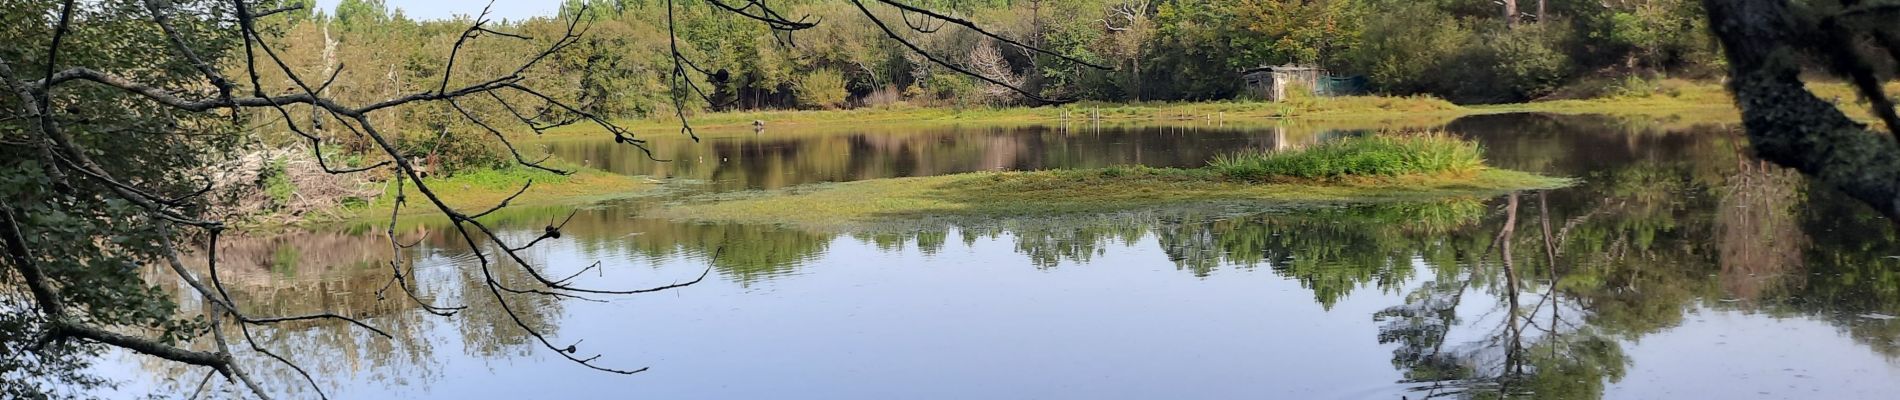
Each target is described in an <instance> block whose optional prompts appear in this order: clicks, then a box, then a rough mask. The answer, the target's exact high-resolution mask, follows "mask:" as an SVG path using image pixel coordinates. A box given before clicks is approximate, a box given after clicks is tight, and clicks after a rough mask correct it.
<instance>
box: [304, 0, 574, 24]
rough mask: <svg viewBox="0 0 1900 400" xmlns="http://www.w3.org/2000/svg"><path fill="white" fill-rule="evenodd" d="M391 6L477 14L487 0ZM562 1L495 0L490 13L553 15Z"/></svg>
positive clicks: (331, 1) (423, 14)
mask: <svg viewBox="0 0 1900 400" xmlns="http://www.w3.org/2000/svg"><path fill="white" fill-rule="evenodd" d="M316 1H317V7H320V8H322V9H324V10H325V12H326V13H329V12H331V11H334V10H336V3H337V2H338V1H341V0H316ZM388 3H389V6H390V7H392V8H400V9H402V12H403V14H405V15H408V16H409V18H414V19H442V18H448V17H450V16H454V15H456V14H466V15H475V14H476V13H479V12H482V6H485V5H488V2H487V1H486V0H388ZM560 6H561V1H560V0H495V7H494V8H492V9H490V10H489V14H491V15H493V16H494V17H495V18H497V19H522V18H527V17H532V16H537V15H552V14H554V10H555V9H557V8H560Z"/></svg>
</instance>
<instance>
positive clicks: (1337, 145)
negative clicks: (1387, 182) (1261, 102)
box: [1208, 132, 1484, 182]
mask: <svg viewBox="0 0 1900 400" xmlns="http://www.w3.org/2000/svg"><path fill="white" fill-rule="evenodd" d="M1483 154H1484V149H1482V148H1481V147H1479V146H1478V144H1477V143H1476V142H1472V141H1469V140H1464V139H1460V138H1457V137H1454V136H1451V135H1448V134H1444V133H1437V132H1434V133H1426V134H1416V135H1396V136H1385V135H1380V136H1367V137H1354V138H1347V139H1344V140H1337V141H1331V142H1326V143H1320V144H1317V145H1313V146H1312V147H1309V148H1306V149H1303V150H1298V151H1260V152H1248V153H1238V154H1227V155H1222V156H1218V157H1215V158H1214V161H1212V162H1210V163H1208V168H1210V169H1212V170H1214V172H1216V173H1218V174H1220V175H1221V176H1223V177H1226V178H1228V179H1234V180H1241V181H1256V182H1258V181H1272V180H1282V179H1287V178H1300V179H1314V178H1324V179H1333V178H1344V177H1391V176H1400V175H1435V174H1451V175H1469V174H1471V173H1474V172H1477V171H1478V170H1479V169H1482V168H1484V156H1483Z"/></svg>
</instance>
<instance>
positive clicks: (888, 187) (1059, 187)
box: [658, 134, 1569, 227]
mask: <svg viewBox="0 0 1900 400" xmlns="http://www.w3.org/2000/svg"><path fill="white" fill-rule="evenodd" d="M1479 154H1480V152H1479V148H1478V146H1477V144H1475V143H1473V142H1470V141H1467V140H1463V139H1457V138H1454V137H1451V136H1449V135H1444V134H1415V135H1403V136H1371V137H1355V138H1346V139H1342V140H1338V141H1334V142H1331V143H1325V144H1319V145H1315V146H1314V147H1312V148H1308V149H1304V150H1289V151H1285V152H1280V153H1249V154H1241V155H1233V156H1226V157H1220V158H1219V159H1217V160H1216V161H1214V162H1212V163H1210V165H1209V166H1206V167H1202V168H1151V167H1142V166H1114V167H1107V168H1096V169H1068V170H1049V171H1032V172H975V173H965V174H954V175H942V176H932V177H916V178H895V179H877V180H869V181H858V182H847V183H833V184H815V185H805V186H797V187H792V188H787V189H783V190H774V191H753V192H744V193H737V194H717V195H705V196H698V197H695V198H689V199H687V200H686V201H685V202H683V203H681V204H676V205H673V206H671V207H667V208H665V209H662V210H659V211H658V212H659V213H660V214H662V215H664V216H668V217H674V218H682V219H697V220H717V221H740V222H755V223H788V224H794V225H803V226H815V227H835V226H839V225H853V224H862V223H867V222H873V221H876V222H880V223H888V222H891V221H899V222H915V221H917V220H926V219H939V218H961V219H971V218H974V219H983V218H994V217H1012V216H1035V215H1055V214H1072V213H1087V212H1110V211H1126V210H1132V209H1143V208H1158V207H1160V208H1165V207H1180V206H1196V207H1202V206H1208V205H1226V206H1234V207H1245V208H1263V207H1265V208H1278V207H1288V206H1299V205H1313V204H1326V203H1342V202H1367V201H1391V200H1418V199H1433V198H1444V197H1455V196H1467V195H1483V194H1495V193H1498V192H1504V191H1511V190H1527V189H1541V188H1555V187H1562V186H1566V185H1568V184H1569V180H1567V179H1561V178H1551V177H1545V176H1540V175H1536V174H1531V173H1524V172H1517V171H1509V170H1500V169H1493V168H1488V167H1485V166H1484V165H1483V162H1482V159H1480V158H1479Z"/></svg>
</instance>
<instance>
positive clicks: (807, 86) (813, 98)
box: [794, 69, 850, 108]
mask: <svg viewBox="0 0 1900 400" xmlns="http://www.w3.org/2000/svg"><path fill="white" fill-rule="evenodd" d="M844 85H845V81H844V74H840V73H838V71H833V70H830V69H819V70H817V71H812V72H811V73H809V74H805V76H804V77H802V78H799V79H798V84H797V85H796V89H795V90H794V92H796V93H797V94H798V105H800V106H804V107H814V108H838V107H842V106H844V101H845V96H847V95H849V94H850V93H849V92H846V91H845V88H844Z"/></svg>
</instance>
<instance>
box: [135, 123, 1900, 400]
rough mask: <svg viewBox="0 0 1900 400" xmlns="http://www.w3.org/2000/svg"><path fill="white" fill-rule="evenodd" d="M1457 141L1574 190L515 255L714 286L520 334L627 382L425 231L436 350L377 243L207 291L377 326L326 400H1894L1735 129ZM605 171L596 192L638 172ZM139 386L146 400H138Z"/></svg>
mask: <svg viewBox="0 0 1900 400" xmlns="http://www.w3.org/2000/svg"><path fill="white" fill-rule="evenodd" d="M1446 129H1448V130H1450V131H1452V132H1455V133H1458V134H1460V135H1464V136H1466V137H1470V138H1474V139H1477V140H1480V141H1482V142H1483V143H1484V144H1485V145H1486V147H1487V149H1488V153H1487V157H1488V158H1489V159H1490V160H1491V162H1492V163H1493V164H1494V165H1498V166H1501V167H1505V168H1517V169H1525V170H1532V171H1538V172H1544V173H1550V174H1555V175H1564V176H1574V177H1579V178H1582V179H1583V181H1584V183H1583V184H1582V185H1581V186H1579V187H1574V188H1569V189H1563V190H1557V191H1552V192H1549V193H1536V192H1531V193H1521V194H1518V195H1516V196H1505V197H1500V198H1492V199H1453V200H1448V201H1443V202H1434V203H1427V204H1388V205H1372V206H1355V207H1341V208H1328V209H1319V210H1304V211H1292V212H1278V213H1266V214H1241V215H1235V214H1230V213H1223V212H1216V211H1196V210H1167V211H1148V212H1129V213H1119V214H1111V215H1090V216H1071V217H1063V218H1054V219H1037V220H1025V221H1005V222H1002V223H986V224H981V225H958V224H955V223H941V224H938V225H931V226H922V227H917V229H915V230H906V231H891V232H882V231H880V232H812V231H804V230H800V229H798V228H788V227H778V226H757V225H730V224H702V223H686V222H674V221H664V220H654V219H642V218H639V217H638V214H639V212H640V209H641V208H642V207H646V206H648V205H643V204H638V203H630V204H622V205H618V206H611V207H600V208H592V209H588V210H586V211H584V212H582V213H581V214H579V215H578V216H577V217H576V218H575V222H574V223H573V224H572V225H570V227H569V229H568V230H567V233H568V238H567V239H563V240H561V241H558V242H554V243H550V244H549V245H547V246H544V247H541V248H538V249H537V250H536V251H534V252H533V254H534V256H535V257H536V258H538V261H541V262H543V263H544V265H548V266H550V267H549V268H550V269H551V271H549V272H550V273H551V274H552V275H557V276H565V275H566V274H567V273H572V272H573V271H576V270H577V269H578V268H580V267H582V266H585V265H587V264H590V263H592V262H593V261H595V260H600V261H603V262H604V265H605V268H603V271H601V272H599V273H594V272H589V273H587V275H584V276H585V278H583V279H586V280H587V281H588V283H589V284H590V286H594V287H633V286H651V285H655V284H664V283H669V282H673V281H676V280H689V279H692V277H694V276H697V275H698V274H699V272H700V271H701V270H702V269H703V268H706V267H707V266H708V265H711V267H712V268H713V272H712V274H713V276H712V277H710V278H708V279H707V280H706V281H705V282H703V283H701V284H699V285H696V286H692V287H688V288H685V289H682V290H678V291H673V292H666V293H659V294H652V295H644V296H635V297H629V298H621V299H615V300H611V301H608V302H605V303H594V302H584V301H551V300H547V299H521V300H518V301H511V302H510V304H511V305H512V304H519V305H518V307H524V308H526V309H527V310H528V312H525V313H524V315H525V316H526V317H527V319H528V320H529V322H530V323H531V324H534V325H535V326H539V327H545V328H546V329H547V330H548V331H549V332H551V333H552V334H553V336H554V337H556V338H557V341H562V342H572V341H575V340H582V339H584V341H582V342H581V343H580V344H579V346H578V347H579V348H580V353H581V354H593V353H601V354H604V357H603V360H604V363H606V364H607V365H609V366H615V367H641V366H650V367H652V368H653V369H652V370H651V371H648V372H645V373H642V374H639V375H635V376H631V377H627V376H618V375H611V374H604V373H597V372H593V371H590V370H586V369H584V368H581V367H579V366H575V365H572V364H570V363H568V362H566V361H565V360H563V359H561V358H560V357H558V356H556V355H554V354H547V353H546V351H545V350H544V349H541V348H540V347H539V346H538V345H536V344H533V343H531V341H532V338H529V337H525V336H523V335H522V334H521V333H520V332H518V331H517V330H515V329H514V328H513V327H512V325H511V323H509V322H508V321H507V319H506V318H507V317H506V316H505V315H502V314H500V313H499V312H498V311H496V310H494V307H492V304H487V303H485V302H484V301H485V300H484V297H485V296H486V295H485V294H482V293H480V292H477V291H479V290H483V289H481V286H480V284H479V281H478V279H479V275H478V274H479V272H478V271H473V270H470V269H469V268H468V266H469V265H472V260H469V259H468V258H469V256H468V255H467V252H466V250H465V249H461V248H459V247H458V245H457V243H460V242H461V240H460V239H459V238H455V237H451V236H450V235H449V234H447V233H445V232H446V231H442V230H439V229H438V230H436V231H435V232H433V233H431V234H429V235H427V236H426V237H425V239H424V242H425V244H424V245H423V246H422V248H421V249H419V250H416V251H413V252H411V253H409V254H405V256H404V265H405V266H407V267H409V268H413V269H414V270H415V271H416V273H417V277H418V279H419V280H420V281H422V282H424V283H423V285H422V286H423V289H424V293H426V294H427V297H428V300H431V301H438V302H442V303H464V302H467V303H469V305H470V306H471V310H470V311H468V312H466V313H465V314H464V315H460V316H457V317H454V318H438V317H434V316H430V315H428V314H426V313H423V312H422V311H421V310H419V309H417V308H416V307H415V306H414V305H413V304H407V303H404V302H400V301H396V299H393V298H392V299H389V300H381V301H379V300H378V299H377V297H376V296H377V294H376V289H377V288H379V287H381V285H382V284H383V283H384V282H385V281H386V280H387V279H388V274H389V271H388V270H387V268H386V267H384V266H383V265H382V264H380V262H381V260H386V259H387V257H388V256H389V254H388V253H387V251H388V250H387V248H388V247H387V244H386V243H385V242H383V241H381V239H380V237H379V236H377V235H376V234H375V233H373V232H371V233H364V234H361V235H357V234H351V233H349V232H347V231H345V232H315V233H302V234H297V235H292V236H287V237H279V238H270V239H254V240H233V241H232V243H233V244H232V246H233V248H232V249H230V250H227V251H225V252H224V253H225V254H230V257H232V258H230V259H226V260H225V263H227V264H226V265H235V266H234V267H232V268H231V269H234V270H236V271H237V272H234V273H232V274H231V276H228V277H227V281H228V282H232V283H234V284H236V285H239V286H241V287H244V289H243V290H242V291H243V292H246V293H251V294H252V295H251V296H250V298H247V299H244V300H245V301H246V302H247V303H248V304H250V306H251V307H255V308H256V309H258V310H259V311H261V312H264V313H266V314H276V313H293V312H299V311H305V312H307V311H315V310H321V309H329V310H336V311H341V312H344V313H346V314H353V315H368V316H370V318H369V320H370V321H371V322H372V323H374V324H377V325H379V326H382V327H384V328H385V329H388V330H390V331H391V332H392V333H394V334H396V335H397V336H399V337H401V338H403V339H401V340H398V341H394V342H392V341H387V340H383V339H380V338H374V337H372V336H370V335H367V334H364V333H363V332H360V331H352V330H349V329H346V328H345V327H342V326H336V325H332V324H306V325H288V326H284V327H283V329H280V330H276V331H272V332H268V333H266V335H267V336H271V337H272V338H273V339H272V340H271V341H270V343H271V345H273V346H279V347H280V348H293V349H299V350H297V351H295V353H296V354H297V355H296V358H297V359H298V360H299V361H300V362H302V363H303V365H304V366H305V367H306V368H311V369H313V372H314V373H316V374H317V375H318V377H319V384H320V385H321V386H322V387H323V388H324V389H325V390H326V391H327V392H328V393H329V394H330V395H331V396H332V397H333V398H351V399H356V398H541V397H545V396H550V395H558V396H560V397H571V398H622V397H630V396H637V397H649V398H945V399H953V398H1263V397H1264V398H1349V399H1357V398H1366V399H1397V398H1399V397H1400V396H1406V397H1409V398H1412V399H1418V398H1425V397H1428V396H1446V397H1452V398H1470V397H1475V398H1491V397H1497V396H1499V395H1500V394H1502V395H1505V396H1521V397H1526V398H1529V397H1536V398H1579V399H1590V398H1612V399H1617V398H1724V399H1752V398H1834V399H1857V398H1869V399H1872V398H1891V396H1892V394H1893V393H1900V361H1896V360H1900V358H1896V357H1900V321H1896V320H1894V319H1892V318H1891V317H1889V316H1894V315H1900V260H1896V259H1895V258H1892V257H1890V256H1893V255H1900V238H1897V237H1896V236H1895V235H1894V233H1893V230H1892V228H1891V225H1890V224H1889V223H1888V222H1886V221H1885V220H1882V219H1879V218H1878V217H1877V216H1874V215H1873V214H1871V213H1869V212H1867V211H1866V210H1864V209H1863V207H1861V206H1858V205H1856V204H1853V203H1851V202H1849V201H1847V200H1845V199H1843V198H1840V197H1839V196H1837V195H1835V194H1833V193H1832V192H1829V191H1827V190H1826V189H1824V188H1818V187H1811V186H1809V185H1808V183H1806V182H1805V181H1804V180H1802V179H1801V178H1800V177H1798V176H1796V175H1793V174H1792V173H1789V172H1786V171H1782V170H1779V169H1776V168H1772V167H1767V166H1764V165H1761V164H1760V163H1758V162H1755V161H1751V160H1747V159H1745V158H1744V157H1741V156H1739V155H1738V152H1737V150H1736V149H1738V148H1739V147H1740V146H1742V145H1743V141H1742V140H1741V138H1740V137H1739V135H1738V134H1737V133H1735V132H1733V131H1732V130H1731V128H1728V127H1724V126H1717V125H1703V126H1651V125H1648V124H1633V123H1629V122H1625V121H1617V120H1611V119H1605V118H1593V117H1554V116H1540V115H1498V116H1479V117H1468V118H1464V119H1460V120H1457V121H1453V122H1451V123H1450V124H1449V125H1448V126H1446ZM1341 134H1352V133H1350V132H1338V131H1331V130H1325V129H1314V128H1301V129H1292V130H1280V131H1273V130H1207V131H1204V132H1188V131H1177V130H1176V129H1160V128H1153V129H1131V130H1112V131H1104V132H1084V133H1074V132H1068V133H1065V132H1062V131H1060V130H1055V129H1030V130H1027V131H1022V132H1010V131H999V130H995V129H975V128H947V129H941V130H926V131H923V132H915V133H910V134H905V135H901V136H900V135H888V134H879V133H867V134H862V135H848V134H847V135H811V136H794V137H790V138H772V137H761V138H758V139H733V140H730V141H729V142H730V143H725V144H724V145H722V144H721V143H722V142H719V141H715V142H713V144H712V145H711V146H710V147H711V148H712V149H714V150H712V151H711V154H719V155H720V157H721V158H723V159H726V160H727V161H724V162H720V163H711V164H701V165H698V166H687V165H684V164H680V165H674V166H664V167H651V168H670V170H669V171H671V172H668V174H670V175H672V176H681V177H689V178H695V179H704V180H707V181H709V182H712V184H710V185H706V186H707V187H709V188H712V189H716V190H720V189H743V188H760V187H781V186H786V185H793V184H798V183H805V182H810V181H812V180H849V179H868V178H878V177H888V176H912V175H923V174H935V173H951V172H961V171H967V170H980V169H988V168H993V166H1001V167H1002V168H1054V167H1089V166H1100V165H1108V164H1118V163H1132V162H1137V160H1139V161H1141V162H1150V163H1153V164H1159V165H1195V164H1197V163H1200V162H1203V161H1204V159H1205V158H1206V157H1208V156H1210V155H1212V154H1216V153H1219V152H1221V151H1230V150H1234V149H1240V148H1259V147H1270V146H1283V145H1298V144H1300V143H1310V142H1311V141H1314V140H1321V139H1322V138H1325V137H1330V136H1337V135H1341ZM1197 135H1198V136H1197ZM1197 139H1204V140H1198V141H1197ZM1182 141H1184V143H1186V144H1184V145H1183V144H1174V143H1175V142H1182ZM1130 143H1142V146H1139V147H1140V148H1139V149H1136V148H1135V147H1136V146H1132V145H1130ZM565 146H567V147H561V146H555V147H554V148H553V149H552V150H553V151H554V152H555V153H556V154H561V155H563V156H566V157H592V158H593V159H607V158H609V157H607V156H603V155H578V156H577V155H574V154H593V153H588V152H598V150H592V148H591V147H588V146H592V145H590V144H585V143H572V144H567V145H565ZM721 146H724V147H721ZM662 148H667V147H662ZM681 149H682V150H678V151H681V152H683V151H686V150H683V149H685V148H684V147H681ZM735 149H736V150H735ZM746 149H752V150H746ZM760 149H766V150H760ZM664 155H666V154H663V156H664ZM675 158H677V159H684V157H675ZM732 159H738V161H733V160H732ZM618 165H622V166H624V168H622V167H616V166H607V167H608V168H609V169H616V170H622V171H634V169H631V168H635V167H632V166H631V165H632V164H618ZM801 171H809V172H810V173H809V174H803V173H801ZM640 173H652V171H651V170H648V171H646V172H640ZM564 215H566V211H565V210H559V209H552V210H531V209H524V210H518V211H517V212H516V215H513V216H512V218H514V219H516V220H517V221H518V222H519V224H520V226H521V227H523V228H524V230H523V231H521V232H519V234H521V235H530V236H531V235H534V234H536V233H537V232H535V231H533V230H532V229H538V228H537V227H538V226H540V225H541V224H544V223H545V221H546V220H547V219H549V218H553V217H558V216H564ZM428 229H429V228H426V227H422V228H416V232H412V233H409V235H412V237H424V236H421V234H420V233H419V232H421V231H425V230H428ZM1500 238H1501V239H1500ZM718 248H723V249H724V250H723V252H720V253H719V254H720V257H719V258H718V259H717V260H709V259H708V257H709V256H710V255H711V254H713V253H714V249H718ZM502 278H503V279H504V280H509V279H513V280H517V281H525V279H527V277H526V276H503V277H502ZM486 301H487V302H492V300H486ZM126 360H127V362H126V363H124V364H122V365H118V366H107V367H104V368H107V369H113V368H116V369H118V370H120V371H119V373H120V374H121V375H124V376H128V379H129V380H130V382H128V384H127V385H126V387H125V388H124V390H126V391H128V392H133V393H144V392H157V393H180V392H189V391H190V389H191V388H193V387H195V385H196V383H197V382H198V378H199V377H201V376H202V375H201V374H202V371H191V370H186V369H182V368H178V367H176V366H173V365H168V364H162V363H157V362H152V361H149V360H141V359H138V358H135V357H126ZM254 364H255V365H260V366H268V365H269V364H268V363H264V362H256V363H254ZM262 369H263V371H261V372H262V373H263V374H264V375H268V376H270V378H269V380H271V381H274V384H272V385H271V386H273V387H280V388H285V390H288V391H292V392H291V393H286V395H287V396H288V397H307V396H310V395H312V393H308V392H307V390H308V389H307V388H304V387H303V386H304V385H301V384H299V383H298V380H297V379H296V378H295V375H294V374H292V373H291V372H289V371H288V370H282V369H281V368H262ZM153 373H156V374H153ZM149 375H157V376H160V377H162V378H149V377H146V378H141V377H143V376H149Z"/></svg>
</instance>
